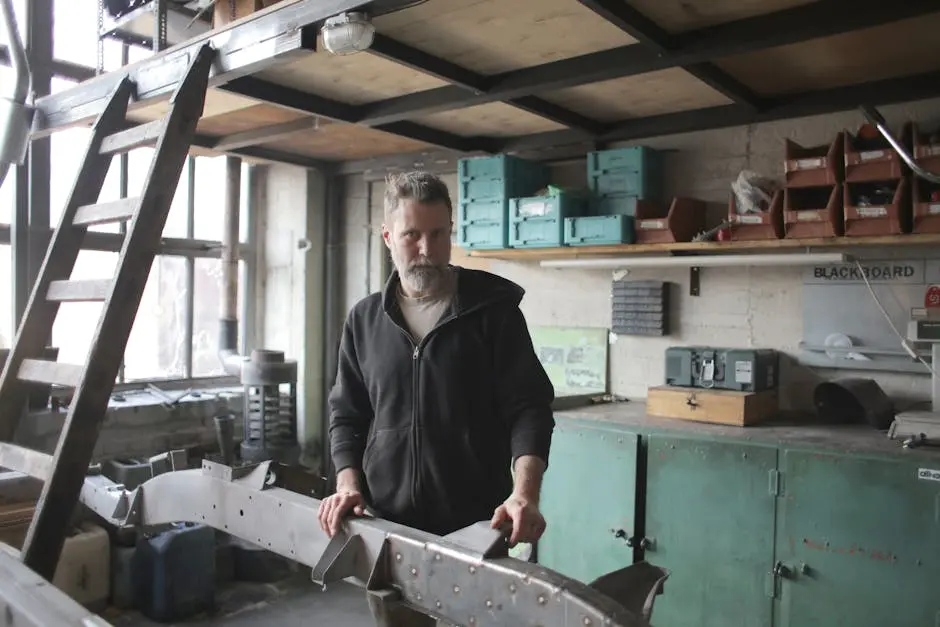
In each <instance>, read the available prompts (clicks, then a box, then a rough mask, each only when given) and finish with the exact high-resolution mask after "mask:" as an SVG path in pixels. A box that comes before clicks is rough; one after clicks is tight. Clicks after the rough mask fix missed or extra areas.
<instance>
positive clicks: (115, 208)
mask: <svg viewBox="0 0 940 627" xmlns="http://www.w3.org/2000/svg"><path fill="white" fill-rule="evenodd" d="M139 202H140V198H122V199H120V200H113V201H110V202H103V203H99V204H97V205H83V206H81V207H79V208H78V209H77V210H76V211H75V218H74V219H73V220H72V224H74V225H75V226H91V225H93V224H106V223H108V222H123V221H124V220H130V219H131V218H133V217H134V211H136V210H137V204H138V203H139Z"/></svg>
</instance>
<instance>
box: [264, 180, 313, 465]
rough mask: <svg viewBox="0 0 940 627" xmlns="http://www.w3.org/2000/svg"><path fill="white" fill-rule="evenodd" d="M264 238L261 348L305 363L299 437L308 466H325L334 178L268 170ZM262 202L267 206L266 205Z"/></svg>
mask: <svg viewBox="0 0 940 627" xmlns="http://www.w3.org/2000/svg"><path fill="white" fill-rule="evenodd" d="M265 196H266V201H267V202H266V203H263V204H264V205H265V206H264V208H263V212H264V219H263V220H262V221H261V225H260V226H261V228H260V229H259V234H258V236H259V237H258V239H259V242H260V248H261V249H262V250H261V252H260V253H259V256H260V257H261V258H262V259H263V261H262V264H263V267H262V268H261V269H260V271H259V273H258V274H259V282H260V283H261V285H260V286H259V287H260V289H258V290H257V293H258V304H257V307H258V311H259V314H260V316H259V320H258V324H259V326H260V329H261V334H260V338H259V341H258V342H257V343H256V345H257V346H258V347H260V348H268V349H273V350H282V351H284V353H285V355H286V357H287V358H288V359H296V360H297V362H298V375H297V379H298V380H297V433H298V435H297V437H298V440H299V443H300V445H301V448H302V449H303V456H302V462H303V463H304V464H305V465H307V466H309V467H312V468H316V467H317V466H318V465H319V463H320V457H321V451H322V441H323V433H322V428H321V424H322V414H323V405H324V399H323V385H324V381H323V376H324V375H323V363H322V360H323V357H322V356H323V315H324V300H325V293H324V281H323V271H322V269H323V263H324V257H325V250H326V239H325V219H326V178H325V177H324V176H323V175H322V174H320V173H319V172H316V171H313V170H305V169H303V168H298V167H294V166H288V165H274V166H271V167H269V168H268V169H267V176H266V181H265ZM260 204H262V203H259V205H260Z"/></svg>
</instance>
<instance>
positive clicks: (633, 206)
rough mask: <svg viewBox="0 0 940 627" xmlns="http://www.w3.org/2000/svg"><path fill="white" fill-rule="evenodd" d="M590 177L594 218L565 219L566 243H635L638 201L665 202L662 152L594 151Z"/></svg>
mask: <svg viewBox="0 0 940 627" xmlns="http://www.w3.org/2000/svg"><path fill="white" fill-rule="evenodd" d="M587 177H588V187H589V188H590V191H591V202H590V213H591V215H589V216H581V217H569V218H566V219H565V237H564V243H565V244H566V245H568V246H595V245H603V244H629V243H633V242H634V240H635V229H634V221H635V219H636V211H637V202H638V201H642V200H649V201H654V202H662V201H663V163H662V153H660V152H659V151H656V150H653V149H652V148H648V147H646V146H636V147H632V148H619V149H615V150H602V151H596V152H590V153H588V155H587Z"/></svg>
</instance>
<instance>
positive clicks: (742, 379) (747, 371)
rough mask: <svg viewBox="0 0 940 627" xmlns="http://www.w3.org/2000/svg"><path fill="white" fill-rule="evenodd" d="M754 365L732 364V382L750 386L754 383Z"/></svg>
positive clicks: (741, 362) (745, 362) (743, 362)
mask: <svg viewBox="0 0 940 627" xmlns="http://www.w3.org/2000/svg"><path fill="white" fill-rule="evenodd" d="M753 367H754V364H752V363H751V362H749V361H736V362H734V382H735V383H746V384H751V383H753V382H754V372H753V371H752V368H753Z"/></svg>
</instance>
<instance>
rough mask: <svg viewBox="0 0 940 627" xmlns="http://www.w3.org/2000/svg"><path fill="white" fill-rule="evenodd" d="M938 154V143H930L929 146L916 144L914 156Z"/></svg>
mask: <svg viewBox="0 0 940 627" xmlns="http://www.w3.org/2000/svg"><path fill="white" fill-rule="evenodd" d="M937 155H940V144H930V145H929V146H918V147H917V152H916V154H915V155H914V156H916V157H936V156H937Z"/></svg>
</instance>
